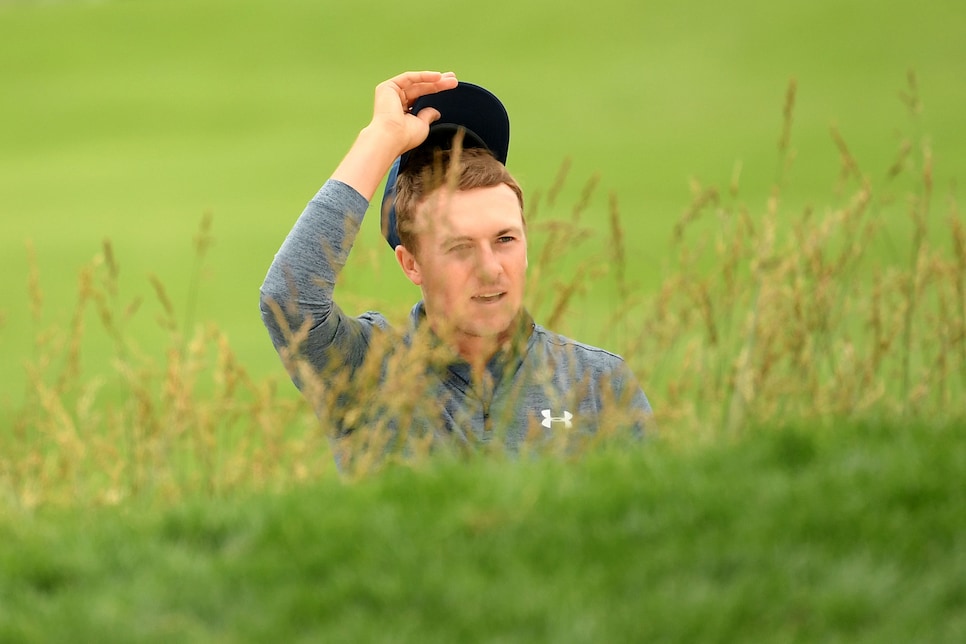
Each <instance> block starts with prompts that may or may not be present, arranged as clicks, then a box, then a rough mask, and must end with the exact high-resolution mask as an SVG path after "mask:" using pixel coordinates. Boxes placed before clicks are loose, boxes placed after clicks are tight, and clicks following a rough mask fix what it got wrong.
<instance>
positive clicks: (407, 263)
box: [396, 244, 423, 286]
mask: <svg viewBox="0 0 966 644" xmlns="http://www.w3.org/2000/svg"><path fill="white" fill-rule="evenodd" d="M396 261H397V262H399V266H400V267H401V268H402V270H403V273H405V274H406V277H408V278H409V281H410V282H412V283H413V284H415V285H416V286H420V285H422V283H423V273H422V270H421V269H420V268H419V262H417V261H416V256H415V255H413V254H412V253H410V252H409V249H407V248H406V247H405V246H403V245H402V244H399V245H398V246H396Z"/></svg>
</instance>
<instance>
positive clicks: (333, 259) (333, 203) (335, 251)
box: [259, 179, 387, 389]
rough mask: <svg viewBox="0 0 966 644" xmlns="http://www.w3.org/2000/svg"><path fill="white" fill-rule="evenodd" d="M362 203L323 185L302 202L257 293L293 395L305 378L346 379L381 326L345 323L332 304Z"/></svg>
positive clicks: (375, 319)
mask: <svg viewBox="0 0 966 644" xmlns="http://www.w3.org/2000/svg"><path fill="white" fill-rule="evenodd" d="M368 205H369V203H368V201H367V200H366V199H365V198H364V197H363V196H362V195H360V194H359V193H358V192H357V191H356V190H355V189H353V188H352V187H350V186H348V185H346V184H344V183H341V182H339V181H335V180H331V179H330V180H329V181H327V182H326V183H325V185H323V186H322V188H321V189H320V190H319V192H318V193H317V194H316V195H315V197H313V198H312V200H311V201H309V203H308V205H306V207H305V210H304V211H303V212H302V214H301V216H300V217H299V218H298V220H297V221H296V222H295V225H294V226H293V227H292V230H291V231H290V232H289V234H288V236H287V237H286V238H285V241H284V242H283V243H282V246H281V248H279V250H278V253H276V255H275V259H274V261H273V262H272V264H271V266H270V267H269V269H268V273H267V275H266V276H265V281H264V282H263V283H262V287H261V289H260V296H261V297H260V300H259V302H260V308H261V315H262V321H263V322H264V324H265V327H266V328H267V329H268V333H269V336H270V337H271V340H272V344H273V345H274V346H275V349H276V351H278V353H279V355H280V357H281V358H282V362H283V364H284V365H285V368H286V370H287V371H288V372H289V375H290V376H291V377H292V380H293V381H294V382H295V385H296V386H297V387H299V389H303V387H304V385H305V378H306V372H305V369H306V368H308V369H309V371H310V373H314V374H316V375H318V376H320V377H321V378H322V379H323V380H328V379H332V378H335V377H340V375H341V377H346V376H347V374H348V375H351V373H352V372H353V371H355V369H357V368H358V367H359V366H360V365H361V364H362V362H363V361H364V360H365V356H366V353H367V349H368V347H369V344H370V341H371V338H372V334H373V330H374V329H377V328H382V329H385V328H387V323H386V321H385V318H383V317H382V316H381V315H379V314H375V313H367V314H364V315H362V316H359V317H351V316H348V315H346V314H345V313H343V312H342V310H341V309H340V308H339V306H338V305H337V304H336V303H335V302H334V301H333V291H334V289H335V283H336V278H337V277H338V275H339V272H340V271H341V270H342V268H343V266H345V263H346V259H347V258H348V256H349V251H350V250H351V248H352V243H353V242H354V240H355V237H356V234H357V233H358V231H359V227H360V226H361V225H362V218H363V216H364V214H365V211H366V209H367V207H368Z"/></svg>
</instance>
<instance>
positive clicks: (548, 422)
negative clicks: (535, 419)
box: [540, 409, 574, 429]
mask: <svg viewBox="0 0 966 644" xmlns="http://www.w3.org/2000/svg"><path fill="white" fill-rule="evenodd" d="M540 414H541V415H542V416H543V421H542V422H541V423H540V424H541V425H543V426H544V427H546V428H548V429H549V428H550V427H553V424H554V423H563V424H564V427H566V428H567V429H570V428H571V427H573V426H574V424H573V423H572V422H571V421H572V420H573V419H574V415H573V414H571V413H570V412H569V411H564V413H563V416H551V415H550V410H549V409H544V410H543V411H541V412H540Z"/></svg>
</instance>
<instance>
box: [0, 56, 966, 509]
mask: <svg viewBox="0 0 966 644" xmlns="http://www.w3.org/2000/svg"><path fill="white" fill-rule="evenodd" d="M795 93H796V88H795V85H794V83H792V84H790V86H789V89H788V92H787V96H786V102H785V106H784V125H783V128H782V132H781V135H780V138H779V142H778V146H777V148H778V149H777V151H778V159H779V160H778V166H777V171H776V179H775V182H774V186H773V189H772V191H771V193H770V195H769V196H768V198H767V201H766V202H765V203H764V204H763V205H762V206H761V207H760V208H758V209H756V208H753V207H750V206H749V205H748V204H746V203H744V202H742V201H741V199H740V198H739V195H740V166H736V171H735V173H734V177H733V178H732V181H731V182H730V184H729V185H728V186H727V187H725V188H718V187H715V186H704V185H700V184H698V183H697V182H695V183H694V185H693V198H692V200H691V203H690V204H688V206H687V207H686V208H685V209H684V210H683V212H682V214H681V217H680V219H679V221H678V222H677V225H676V226H675V228H674V232H673V238H672V239H671V240H670V241H671V248H672V250H673V252H671V253H670V254H669V264H668V268H667V270H666V272H665V275H664V276H663V280H662V282H661V285H660V287H659V288H658V289H657V290H656V291H655V292H643V291H642V290H641V289H640V288H639V287H638V286H637V285H636V281H635V276H634V275H632V274H630V272H629V270H628V262H627V257H628V254H629V253H631V252H633V246H634V240H633V239H630V238H628V236H627V235H626V233H625V232H624V231H625V225H624V224H623V222H622V218H621V213H620V207H619V204H618V203H617V199H616V197H615V196H613V195H611V196H610V202H609V205H610V209H609V222H608V225H607V226H606V228H605V229H604V230H599V229H598V228H597V227H595V226H591V225H588V224H587V223H585V222H583V221H582V216H583V214H584V212H585V211H586V209H587V207H588V204H589V203H591V200H592V199H593V196H594V193H595V190H596V188H597V185H598V181H597V179H596V177H595V178H592V179H591V181H589V182H588V183H587V185H586V187H585V189H584V190H583V192H582V194H581V195H580V197H579V198H578V199H577V202H576V203H575V204H574V205H573V206H572V207H570V208H569V212H565V213H564V214H562V215H560V214H558V213H561V212H563V211H564V210H565V207H564V206H562V205H561V204H560V203H559V195H560V193H561V186H563V185H564V183H566V182H567V181H568V180H569V179H568V167H567V165H566V164H565V166H564V167H563V168H562V169H561V172H560V174H559V176H558V179H557V181H556V182H555V184H554V185H553V186H551V189H550V190H548V191H547V193H545V194H544V195H531V198H530V199H529V206H528V212H527V217H528V227H529V237H530V241H531V244H532V247H531V253H530V256H531V258H535V259H536V261H535V262H532V263H531V267H530V275H529V280H530V282H529V286H528V290H529V292H530V293H531V296H530V301H529V302H528V307H529V308H530V310H531V311H532V312H533V313H534V317H535V318H536V319H537V320H538V321H539V322H541V323H542V324H544V325H545V326H547V327H549V328H552V329H555V330H560V331H561V332H564V333H566V332H567V328H566V320H567V319H568V317H570V316H568V313H572V312H574V311H575V307H577V306H582V305H583V304H584V303H586V302H587V301H588V299H587V296H588V294H592V291H593V289H601V288H606V289H612V292H614V293H616V301H615V302H614V306H612V307H610V310H608V311H598V312H597V313H596V316H597V317H598V318H599V319H601V320H603V321H604V322H603V324H602V325H601V331H600V334H599V336H598V337H596V338H581V339H588V340H590V341H594V342H597V343H600V344H604V345H606V346H607V347H608V348H611V349H613V350H615V351H617V352H619V353H621V354H622V355H623V356H624V357H625V358H626V359H627V360H628V362H629V364H630V365H631V366H632V368H633V369H634V371H635V373H636V374H637V375H638V377H639V379H640V380H641V382H642V383H643V385H644V388H645V391H646V392H647V393H648V396H649V398H650V399H651V402H652V404H653V406H654V408H655V411H656V420H657V426H658V427H660V435H661V436H663V437H666V438H670V439H675V440H692V439H697V438H701V437H715V436H721V435H722V433H724V434H727V433H728V432H733V431H736V430H739V429H740V428H742V427H744V426H747V425H749V424H758V425H760V424H763V423H766V424H775V425H780V424H782V423H783V422H786V421H788V420H791V419H795V420H802V419H806V420H814V421H815V422H821V423H828V422H834V421H835V420H836V419H843V418H854V417H860V416H871V417H876V416H890V417H894V416H896V415H902V416H905V417H909V418H923V417H928V418H944V419H949V418H956V419H962V417H963V415H964V413H963V412H964V406H963V405H962V402H961V392H962V391H963V390H964V389H966V230H964V224H963V217H962V214H961V212H960V211H959V207H958V205H957V203H956V202H955V200H953V199H952V198H948V199H945V202H944V203H942V204H937V201H938V200H937V199H936V197H935V194H934V193H935V188H934V185H933V183H934V180H933V166H932V154H931V151H930V147H929V145H928V144H927V143H925V142H924V141H923V140H917V139H915V138H912V137H907V138H905V139H904V140H902V141H901V142H900V144H899V145H898V147H897V152H896V158H895V160H894V162H893V163H891V164H890V165H889V167H888V168H886V169H885V170H884V171H882V172H880V173H878V174H877V173H876V172H869V171H867V170H866V169H864V168H861V167H860V166H859V164H858V163H857V161H856V159H855V157H854V156H853V155H852V154H851V152H850V151H849V147H848V144H847V142H846V140H845V139H844V137H843V136H842V135H841V134H840V133H839V132H838V131H836V130H835V129H832V131H831V133H830V138H831V144H832V145H835V146H836V148H837V149H838V151H839V154H840V159H841V164H840V172H839V179H838V184H837V185H836V186H834V190H833V193H832V194H833V197H832V199H831V201H832V203H830V204H828V205H824V206H822V207H806V208H799V209H797V210H796V209H793V207H792V206H788V205H786V204H785V202H784V200H783V193H784V191H785V189H786V187H787V186H786V183H787V182H788V181H789V180H790V179H789V177H790V176H791V174H792V169H793V165H794V163H793V161H794V150H793V146H792V132H793V127H792V124H793V117H794V103H795ZM904 101H905V102H906V104H907V105H908V107H909V111H910V115H911V118H912V119H913V121H914V120H915V119H916V115H917V112H918V110H919V109H920V102H919V98H918V95H917V92H916V87H915V79H914V77H913V76H912V75H910V81H909V87H908V89H907V91H906V92H905V93H904ZM896 212H901V213H903V217H904V222H900V223H901V225H900V224H897V222H895V221H893V220H892V219H890V218H892V217H894V216H895V213H896ZM897 228H899V229H902V230H903V231H906V230H908V231H909V233H908V234H905V232H901V233H897V232H896V230H897ZM594 239H596V240H597V242H598V243H600V244H601V248H603V250H600V251H598V252H593V251H591V252H583V255H582V256H580V257H579V258H575V257H576V256H577V255H580V253H581V251H586V250H587V249H588V248H593V243H594V241H593V240H594ZM210 241H211V233H210V220H207V219H206V220H204V221H203V222H202V226H201V229H200V230H199V233H198V236H197V237H196V239H195V248H196V254H197V258H198V268H197V270H196V277H195V278H194V279H195V280H197V279H198V278H197V275H200V265H201V262H202V261H203V260H204V257H205V255H206V253H207V251H208V248H209V246H210ZM561 248H568V249H571V251H570V252H571V254H569V255H568V254H567V253H561V252H560V249H561ZM883 248H888V249H889V251H890V252H888V253H885V252H883V251H882V249H883ZM31 256H32V255H31ZM896 256H899V257H901V260H899V261H895V260H894V259H893V258H894V257H896ZM118 274H119V269H118V263H117V261H116V259H115V252H114V249H113V247H112V245H111V244H110V243H108V242H105V244H104V246H103V248H102V249H101V252H100V253H99V254H98V255H97V256H96V257H95V258H94V259H93V260H92V262H91V263H90V264H89V265H87V266H85V267H84V268H83V269H82V270H81V272H80V274H79V276H78V288H77V302H76V305H75V307H74V310H73V314H72V316H71V319H70V321H69V322H68V323H67V324H66V325H64V324H61V325H58V324H48V323H47V322H46V320H45V319H44V296H43V288H42V284H41V280H40V278H39V276H38V271H37V267H36V262H35V261H34V260H31V270H30V277H29V292H30V302H29V305H30V310H31V312H32V315H33V317H34V322H35V325H36V327H37V328H38V329H41V330H40V331H39V332H38V333H37V335H36V338H35V346H34V351H33V356H32V358H31V359H30V360H29V361H28V363H27V364H26V365H25V368H26V370H27V374H28V378H29V383H30V387H29V389H28V391H27V393H26V396H25V401H24V404H23V406H22V408H21V409H20V410H19V411H17V413H16V414H15V415H14V416H13V418H12V419H10V420H9V422H8V423H7V427H6V428H5V429H4V430H3V432H2V433H0V494H2V495H3V496H4V497H5V506H6V507H8V508H16V507H26V508H31V507H36V506H39V505H44V504H51V503H53V504H82V505H87V504H98V503H105V504H109V503H119V502H122V501H125V500H128V499H138V500H141V501H158V502H164V503H168V502H174V501H177V500H178V499H182V498H185V497H191V496H194V495H213V496H217V495H222V494H231V493H233V492H235V491H238V490H248V489H281V488H284V487H286V486H290V485H294V484H297V483H299V482H301V481H305V480H311V479H317V478H319V477H323V476H328V475H330V474H331V473H332V471H333V463H332V456H331V453H330V449H329V446H328V438H329V435H328V433H327V431H326V428H325V427H322V426H320V424H319V422H318V421H317V420H316V418H315V416H314V415H313V413H312V410H311V409H310V408H309V406H307V405H306V404H305V403H303V402H299V401H294V400H293V399H292V398H291V397H290V396H280V395H279V391H278V388H279V387H289V386H290V385H289V384H288V381H287V379H286V378H285V377H284V375H282V374H281V372H280V373H279V374H277V375H273V376H269V377H258V378H256V377H253V376H252V375H251V374H249V373H248V372H247V371H246V369H245V368H244V366H243V365H241V364H239V362H238V360H237V358H236V356H235V354H234V352H233V351H232V348H231V346H230V343H229V341H228V339H227V337H226V336H225V335H224V333H222V332H221V331H220V330H219V329H218V327H217V325H215V324H212V323H205V324H199V323H196V322H195V321H194V320H193V319H192V318H193V315H194V314H193V313H192V311H191V308H192V306H193V304H192V301H193V297H197V293H198V286H197V282H194V286H192V287H191V289H190V290H191V291H192V292H194V293H195V295H194V296H193V297H192V298H189V299H191V300H192V301H189V303H188V304H187V305H186V307H185V310H184V311H179V310H178V308H177V307H176V306H175V304H174V303H173V302H172V300H171V298H170V297H169V296H168V293H167V291H166V288H165V286H164V285H163V284H162V283H161V282H160V281H159V280H157V279H156V278H152V279H151V284H152V289H153V298H154V299H155V300H157V302H158V304H159V306H160V308H161V311H162V314H161V315H160V317H159V319H158V324H159V327H160V328H161V329H162V330H163V331H164V337H165V338H166V340H165V342H164V346H163V347H148V348H147V349H145V347H143V346H141V344H140V343H139V340H138V338H137V337H135V336H134V334H133V333H132V332H131V331H130V329H129V326H130V321H131V319H132V318H133V317H134V316H135V315H137V314H138V311H139V310H140V308H141V307H140V301H139V300H138V299H134V300H130V301H123V300H122V298H121V296H120V294H119V289H118ZM362 297H365V296H364V295H363V296H362ZM340 299H341V300H342V301H343V304H346V302H349V303H350V306H351V301H352V300H351V298H348V300H347V299H346V298H344V297H343V298H340ZM595 301H599V299H598V300H595ZM91 318H94V320H95V323H96V325H97V329H96V332H97V333H102V334H106V336H107V337H109V338H110V341H111V350H110V369H108V370H106V371H105V372H102V373H95V374H87V373H85V372H84V370H83V369H81V362H82V359H83V356H82V348H83V347H84V338H85V337H86V335H87V334H88V333H89V329H88V325H89V324H90V322H91ZM258 323H259V322H258V321H257V320H256V319H254V318H253V320H252V324H258ZM613 329H622V330H623V332H622V333H621V334H619V335H620V338H617V339H616V340H615V337H614V334H613ZM290 332H291V333H292V334H293V337H294V334H298V333H299V332H300V331H299V330H298V329H292V330H290ZM266 342H267V339H266ZM280 371H281V370H280ZM370 375H372V376H373V377H376V375H374V374H370ZM409 376H412V374H409ZM402 382H403V383H404V384H402V385H400V387H401V389H400V390H399V395H398V396H397V397H396V399H397V401H398V403H399V405H400V407H399V409H398V410H396V411H398V412H399V413H403V414H404V413H407V410H409V412H412V411H413V409H410V407H412V406H413V405H414V404H415V402H416V400H417V399H418V398H417V397H416V396H417V394H416V393H414V392H411V391H409V390H408V389H407V387H409V386H411V385H413V383H414V382H415V380H414V378H413V377H408V379H405V378H404V379H402ZM338 393H339V392H338V391H335V390H332V389H331V388H330V389H329V390H327V391H326V390H320V391H319V392H317V394H318V395H317V399H319V400H323V399H326V397H327V396H328V397H330V398H331V396H337V395H338ZM407 405H408V407H407ZM362 411H364V410H359V413H362ZM373 441H374V442H373V444H372V445H371V446H370V447H371V448H372V451H371V454H372V455H373V456H372V457H371V459H370V461H371V463H370V461H367V460H366V459H362V465H363V467H362V469H365V468H366V467H368V466H369V465H372V464H374V462H375V461H376V460H377V459H376V457H375V456H374V454H376V453H377V452H379V451H380V450H383V449H384V448H385V445H384V444H381V443H379V442H378V440H377V439H373ZM423 447H425V445H424V446H423ZM427 449H428V448H427ZM415 451H416V452H417V453H420V452H422V451H426V450H424V449H422V448H421V447H420V446H419V444H417V446H416V450H415ZM411 453H412V452H411Z"/></svg>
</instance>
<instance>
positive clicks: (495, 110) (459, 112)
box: [381, 82, 510, 249]
mask: <svg viewBox="0 0 966 644" xmlns="http://www.w3.org/2000/svg"><path fill="white" fill-rule="evenodd" d="M427 107H432V108H435V109H436V110H438V111H439V113H440V118H439V120H438V121H436V122H435V123H433V124H432V125H431V126H430V128H429V135H428V136H427V137H426V140H425V141H424V142H423V143H421V144H420V145H419V146H417V147H416V148H414V149H412V150H410V151H408V152H406V153H405V154H403V155H401V156H400V157H399V158H397V159H396V161H395V162H394V163H393V165H392V168H391V169H390V170H389V176H388V177H387V178H386V189H385V192H384V193H383V197H382V216H381V224H382V234H383V237H385V238H386V241H387V242H388V243H389V246H390V247H392V248H393V249H395V248H396V246H398V245H399V244H400V240H399V234H398V232H397V230H396V207H395V197H396V179H397V177H398V176H399V173H400V172H402V171H403V170H405V169H406V167H407V166H408V164H409V162H410V161H411V160H413V159H415V158H419V157H421V156H422V155H423V154H429V155H431V154H432V152H433V151H434V150H437V149H439V150H448V149H450V148H452V145H453V138H454V137H455V136H456V135H457V133H458V132H459V131H460V130H463V131H464V136H463V144H462V145H463V147H464V148H486V149H487V150H489V151H490V152H491V153H492V154H493V156H494V157H496V158H497V159H498V160H499V161H500V163H503V164H504V165H505V164H506V159H507V153H508V152H509V148H510V118H509V116H508V115H507V112H506V108H504V107H503V103H501V102H500V99H498V98H497V97H496V96H494V95H493V93H491V92H489V91H488V90H486V89H484V88H482V87H480V86H479V85H473V84H472V83H462V82H461V83H460V84H459V85H457V86H456V87H455V88H453V89H450V90H446V91H443V92H437V93H436V94H428V95H426V96H421V97H420V98H418V99H417V100H416V102H415V103H413V106H412V110H411V111H412V112H413V113H414V114H418V113H419V111H420V110H422V109H424V108H427Z"/></svg>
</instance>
